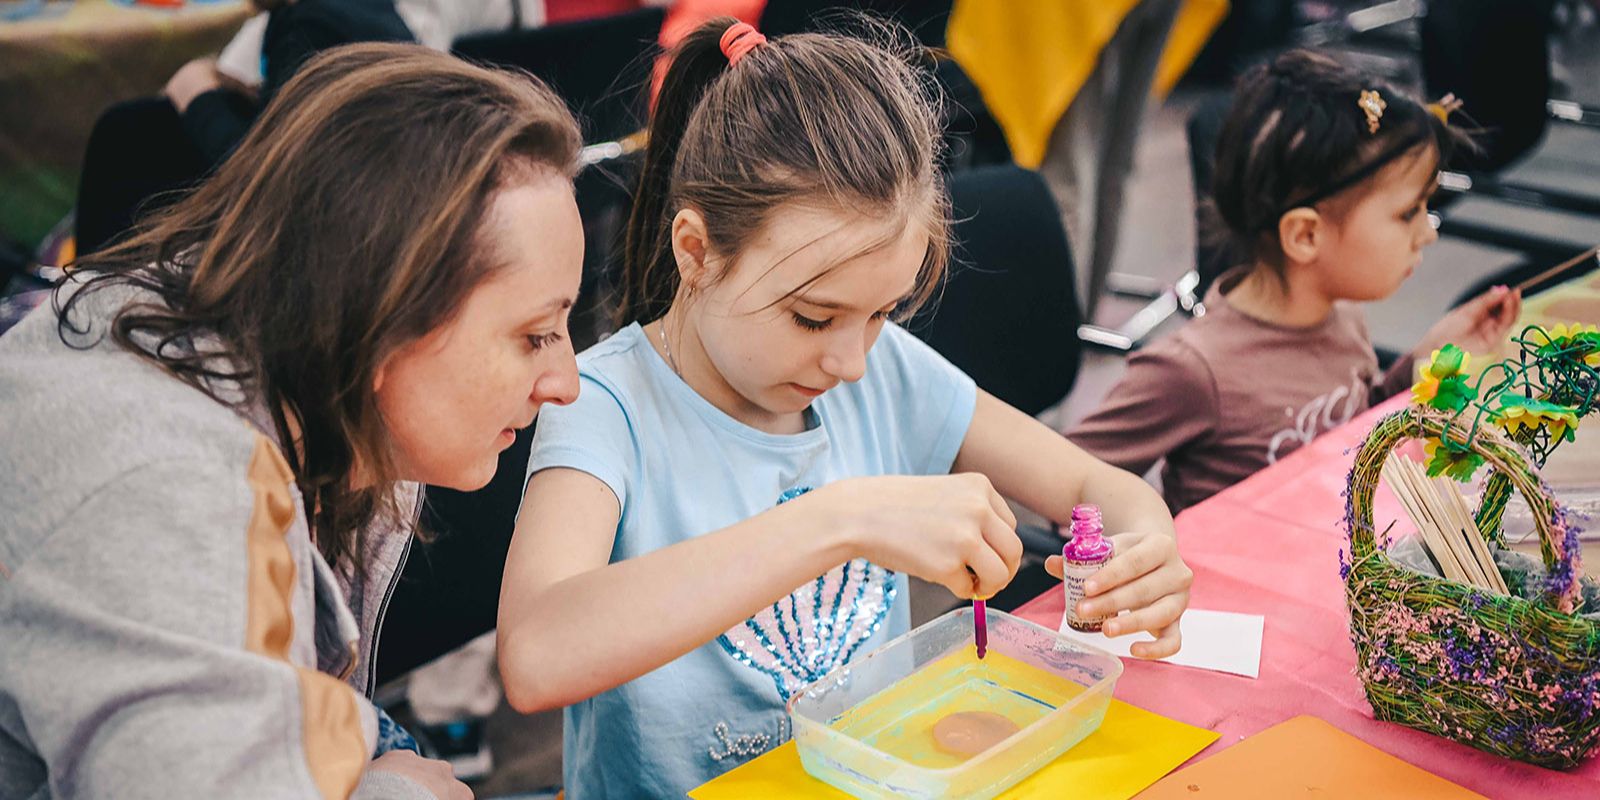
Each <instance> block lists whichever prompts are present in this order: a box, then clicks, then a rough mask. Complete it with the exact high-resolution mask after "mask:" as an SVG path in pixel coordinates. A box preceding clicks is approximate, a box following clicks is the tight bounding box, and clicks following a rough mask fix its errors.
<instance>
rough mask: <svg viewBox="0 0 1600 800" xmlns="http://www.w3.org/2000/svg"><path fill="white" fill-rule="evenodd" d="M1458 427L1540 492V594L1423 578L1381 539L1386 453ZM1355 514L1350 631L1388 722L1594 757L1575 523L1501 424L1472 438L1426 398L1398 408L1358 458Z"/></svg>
mask: <svg viewBox="0 0 1600 800" xmlns="http://www.w3.org/2000/svg"><path fill="white" fill-rule="evenodd" d="M1445 435H1448V436H1449V437H1450V438H1452V439H1454V440H1455V441H1457V442H1461V443H1464V444H1467V445H1468V446H1469V447H1471V448H1472V449H1473V451H1474V452H1476V453H1477V454H1478V455H1481V456H1483V458H1484V459H1485V461H1486V463H1487V464H1488V465H1489V468H1490V469H1492V470H1494V471H1495V472H1496V473H1497V474H1499V475H1501V476H1504V477H1505V478H1506V479H1507V480H1509V482H1510V484H1511V485H1512V486H1514V487H1515V488H1516V490H1517V491H1519V492H1521V494H1522V495H1523V497H1524V498H1525V499H1526V500H1527V502H1528V506H1529V508H1530V509H1532V511H1533V516H1534V519H1535V520H1536V523H1537V526H1538V532H1539V537H1540V542H1541V544H1542V547H1541V549H1542V551H1543V555H1544V562H1545V566H1546V568H1547V570H1548V575H1547V576H1546V577H1545V578H1544V583H1543V585H1542V586H1541V587H1539V588H1540V589H1541V591H1542V593H1543V594H1542V597H1541V598H1540V599H1539V600H1538V601H1528V600H1524V599H1522V598H1519V597H1511V596H1506V595H1500V594H1497V593H1493V592H1485V591H1482V590H1479V589H1477V588H1474V587H1471V586H1467V585H1465V584H1461V583H1456V582H1454V581H1449V580H1445V579H1443V578H1438V577H1433V576H1430V575H1423V574H1421V573H1418V572H1415V571H1413V570H1410V569H1407V568H1405V567H1402V566H1400V565H1398V564H1396V563H1395V562H1394V561H1392V560H1390V558H1389V557H1388V555H1387V554H1386V553H1385V552H1384V550H1383V549H1382V548H1381V547H1379V545H1378V543H1377V541H1376V536H1375V532H1374V529H1373V519H1372V498H1373V492H1374V491H1375V490H1376V488H1377V484H1378V476H1379V472H1380V470H1381V469H1382V467H1383V463H1384V460H1385V458H1387V457H1388V455H1389V452H1390V451H1391V450H1393V449H1394V447H1395V446H1396V445H1397V444H1399V443H1401V442H1402V441H1404V440H1407V439H1420V438H1438V437H1441V436H1445ZM1496 516H1498V515H1496ZM1481 518H1482V515H1480V519H1481ZM1345 523H1346V527H1347V531H1348V533H1349V536H1350V556H1349V562H1348V563H1347V564H1345V565H1344V567H1345V570H1347V571H1346V572H1345V597H1346V600H1347V601H1348V603H1349V606H1350V638H1351V640H1352V641H1353V642H1354V643H1355V647H1356V660H1357V673H1358V675H1359V676H1360V678H1361V681H1362V683H1363V684H1364V686H1365V688H1366V694H1367V700H1368V701H1369V702H1371V704H1372V711H1373V715H1374V716H1375V717H1376V718H1378V719H1381V720H1388V721H1391V722H1398V723H1400V724H1402V725H1407V726H1410V727H1413V728H1417V729H1419V730H1423V731H1427V732H1428V733H1433V734H1437V735H1439V736H1443V737H1445V738H1448V739H1453V740H1455V741H1458V742H1463V743H1465V744H1469V745H1472V746H1473V747H1477V748H1479V749H1482V750H1486V751H1488V752H1491V753H1495V754H1497V755H1502V756H1506V757H1508V758H1514V759H1518V760H1520V761H1527V762H1529V763H1533V764H1539V765H1541V766H1547V767H1556V768H1567V767H1572V766H1574V765H1576V764H1578V763H1579V762H1580V761H1582V760H1583V759H1584V758H1585V757H1586V756H1588V755H1589V753H1590V752H1591V751H1592V750H1593V749H1594V747H1595V745H1596V743H1597V741H1600V625H1597V624H1596V623H1595V622H1592V621H1590V620H1587V619H1584V618H1583V617H1579V616H1575V615H1573V614H1572V613H1570V612H1571V611H1572V608H1573V604H1574V602H1575V600H1576V598H1577V596H1578V588H1579V587H1578V583H1577V578H1576V575H1578V574H1581V572H1580V571H1579V563H1580V560H1581V555H1582V552H1581V550H1580V549H1579V547H1578V543H1577V534H1576V530H1575V529H1574V528H1571V527H1570V526H1569V525H1568V521H1567V519H1566V515H1565V514H1564V513H1563V512H1562V511H1561V509H1560V508H1559V506H1558V505H1557V503H1556V501H1555V499H1554V498H1553V497H1551V496H1550V493H1549V491H1548V489H1546V487H1545V486H1544V484H1543V483H1542V482H1541V481H1540V480H1539V477H1538V475H1537V474H1536V473H1535V472H1534V471H1533V469H1532V468H1531V467H1530V466H1529V465H1528V461H1527V459H1526V458H1525V457H1524V455H1523V451H1522V450H1521V449H1520V448H1519V447H1517V446H1516V445H1515V444H1514V443H1512V442H1511V441H1510V440H1509V439H1507V438H1506V437H1505V435H1504V434H1502V433H1501V432H1499V431H1498V430H1495V429H1491V428H1489V427H1485V428H1483V429H1481V430H1480V431H1479V432H1478V434H1477V435H1476V436H1475V437H1473V439H1472V441H1470V442H1469V441H1468V436H1467V431H1465V430H1463V429H1462V428H1461V427H1459V426H1456V425H1452V424H1451V422H1450V417H1449V415H1448V414H1447V413H1445V412H1439V411H1435V410H1433V409H1430V408H1427V407H1423V406H1411V407H1409V408H1406V409H1405V410H1403V411H1399V412H1397V413H1395V414H1392V415H1390V416H1388V417H1385V418H1384V419H1383V420H1382V421H1381V422H1379V423H1378V425H1377V427H1376V428H1374V429H1373V431H1372V433H1371V434H1370V435H1369V436H1368V437H1367V441H1366V442H1365V444H1363V445H1362V446H1361V448H1360V450H1359V451H1358V452H1357V454H1356V459H1355V466H1354V467H1353V469H1352V470H1351V473H1350V488H1349V493H1348V495H1347V505H1346V510H1345Z"/></svg>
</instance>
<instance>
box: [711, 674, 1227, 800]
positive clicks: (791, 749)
mask: <svg viewBox="0 0 1600 800" xmlns="http://www.w3.org/2000/svg"><path fill="white" fill-rule="evenodd" d="M1216 740H1217V734H1215V733H1212V732H1211V731H1208V730H1205V729H1203V728H1196V727H1194V726H1192V725H1185V724H1183V723H1182V722H1178V721H1177V720H1173V719H1168V718H1166V717H1163V716H1161V715H1159V714H1152V713H1151V712H1149V711H1145V710H1144V709H1142V708H1137V707H1134V706H1130V705H1128V704H1127V703H1124V702H1122V701H1120V700H1115V699H1113V700H1112V701H1111V708H1110V709H1108V710H1107V711H1106V719H1105V722H1103V723H1102V724H1101V725H1100V730H1098V731H1095V732H1094V733H1093V734H1092V735H1090V736H1089V738H1087V739H1084V740H1083V742H1082V743H1080V744H1079V745H1078V746H1077V747H1074V748H1072V749H1071V750H1068V751H1067V752H1066V754H1065V755H1063V756H1061V757H1060V758H1058V759H1056V760H1055V761H1052V762H1050V763H1049V764H1046V765H1045V766H1044V768H1043V769H1040V770H1039V771H1038V772H1035V773H1034V774H1033V775H1032V776H1031V777H1029V778H1027V779H1025V780H1023V781H1022V782H1021V783H1019V784H1017V785H1016V786H1013V787H1011V789H1009V790H1007V791H1006V792H1004V793H1002V794H1001V795H1000V796H999V798H998V800H1024V799H1026V800H1036V799H1037V800H1044V799H1045V798H1049V799H1050V800H1059V798H1063V797H1071V798H1073V800H1128V798H1130V797H1133V796H1134V795H1135V794H1137V793H1138V792H1139V790H1140V789H1143V788H1145V787H1147V786H1149V785H1150V784H1151V783H1154V782H1155V781H1156V780H1157V779H1158V778H1160V777H1161V776H1162V775H1165V774H1167V773H1168V772H1171V771H1172V769H1173V768H1175V767H1177V766H1178V765H1179V764H1182V763H1183V762H1185V761H1187V760H1189V757H1190V756H1193V755H1194V754H1195V753H1198V752H1200V751H1201V750H1204V749H1205V748H1206V746H1207V745H1209V744H1211V743H1212V742H1214V741H1216ZM689 796H690V797H691V798H694V800H746V798H751V797H783V798H816V799H817V800H834V799H835V798H837V799H839V800H845V799H847V798H849V797H850V795H847V794H845V793H844V792H841V791H839V790H838V789H835V788H833V787H832V786H829V785H828V784H825V783H823V782H822V781H819V780H817V779H816V778H813V777H811V775H810V774H808V773H807V772H806V771H805V768H804V767H802V766H801V765H800V753H799V751H798V750H796V749H795V745H794V742H789V743H787V744H784V745H783V746H782V747H779V748H777V749H776V750H773V751H771V752H769V753H766V754H765V755H762V756H760V757H758V758H756V759H754V760H753V761H751V762H750V763H748V764H745V765H743V766H740V767H738V768H737V769H734V770H732V771H730V772H727V773H725V774H723V775H722V776H721V777H719V778H716V779H714V780H712V781H711V782H709V783H707V784H705V785H703V786H701V787H700V788H698V789H695V790H694V791H692V792H690V793H689Z"/></svg>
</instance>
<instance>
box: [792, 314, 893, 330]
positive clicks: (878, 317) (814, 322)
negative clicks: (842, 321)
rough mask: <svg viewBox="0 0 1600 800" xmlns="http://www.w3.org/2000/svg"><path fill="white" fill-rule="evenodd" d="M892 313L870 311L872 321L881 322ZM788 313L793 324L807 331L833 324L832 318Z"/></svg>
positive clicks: (822, 328) (825, 327) (825, 328)
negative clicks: (813, 317) (792, 318)
mask: <svg viewBox="0 0 1600 800" xmlns="http://www.w3.org/2000/svg"><path fill="white" fill-rule="evenodd" d="M892 313H893V312H892V311H874V312H872V321H873V322H881V321H883V320H886V319H888V318H889V316H890V314H892ZM789 314H790V316H793V317H794V324H796V325H799V326H800V327H801V328H804V329H805V330H808V331H824V330H827V329H828V327H829V326H831V325H833V319H832V318H829V319H812V318H810V317H808V316H805V315H804V314H801V313H799V312H797V311H791V312H789Z"/></svg>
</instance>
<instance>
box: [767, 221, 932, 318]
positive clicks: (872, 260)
mask: <svg viewBox="0 0 1600 800" xmlns="http://www.w3.org/2000/svg"><path fill="white" fill-rule="evenodd" d="M923 227H924V226H921V225H918V224H915V221H914V219H913V218H911V217H910V216H909V215H907V214H905V213H903V212H901V213H890V212H884V213H879V214H872V213H862V212H849V211H840V210H834V209H824V208H807V207H795V208H784V209H780V210H779V211H777V212H775V213H774V214H773V215H772V216H771V218H770V219H769V220H768V223H767V225H766V226H764V230H763V231H761V232H760V233H758V234H757V235H756V236H754V237H752V240H751V242H750V244H749V246H747V247H746V248H745V251H744V252H743V253H741V254H740V257H739V260H740V267H739V269H740V271H741V272H745V273H746V276H747V281H748V286H749V287H750V288H752V289H755V288H758V287H759V288H761V289H763V290H764V293H771V292H778V293H780V294H790V293H793V294H805V293H807V292H809V291H810V290H812V289H817V290H818V292H819V293H820V291H821V289H823V288H831V289H835V290H837V293H841V294H852V295H863V294H872V295H876V294H878V293H880V292H878V291H876V290H877V289H879V288H881V287H880V286H879V284H884V283H888V284H894V285H895V287H898V288H903V287H899V284H901V283H908V282H911V281H913V280H914V279H915V276H916V274H917V272H918V271H919V270H920V268H921V266H922V259H923V256H924V254H925V253H926V251H927V242H928V233H927V231H925V230H923ZM901 273H908V274H909V277H905V276H903V275H902V274H901ZM903 277H904V280H902V278H903ZM891 291H892V290H891ZM842 299H843V300H844V301H845V302H848V303H849V304H850V305H856V304H857V302H858V301H859V299H860V298H859V297H845V298H842Z"/></svg>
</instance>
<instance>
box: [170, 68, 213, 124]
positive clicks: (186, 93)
mask: <svg viewBox="0 0 1600 800" xmlns="http://www.w3.org/2000/svg"><path fill="white" fill-rule="evenodd" d="M220 88H222V75H221V74H220V73H218V72H217V60H216V59H214V58H197V59H194V60H193V61H190V62H189V63H187V64H184V65H183V66H181V67H179V68H178V71H177V72H175V73H173V75H172V77H171V78H170V79H168V80H167V86H166V88H165V89H163V90H162V93H163V94H165V95H166V96H167V99H169V100H171V101H172V107H173V108H176V109H178V113H179V114H182V113H183V112H184V111H187V110H188V108H189V104H190V103H192V102H194V99H195V98H196V97H199V96H200V95H202V94H205V93H206V92H209V91H211V90H212V89H220Z"/></svg>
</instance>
